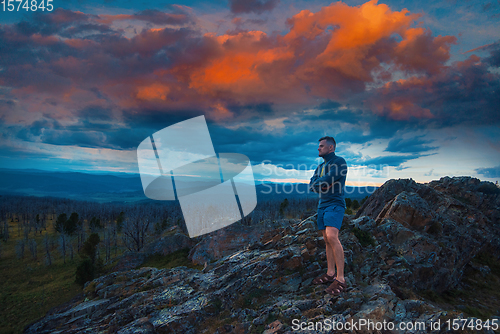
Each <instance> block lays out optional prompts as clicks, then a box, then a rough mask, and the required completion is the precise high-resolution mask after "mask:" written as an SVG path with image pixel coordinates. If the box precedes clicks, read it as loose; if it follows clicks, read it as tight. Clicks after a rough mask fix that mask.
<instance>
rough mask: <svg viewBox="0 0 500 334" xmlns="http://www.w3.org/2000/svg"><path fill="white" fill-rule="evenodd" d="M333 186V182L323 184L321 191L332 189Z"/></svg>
mask: <svg viewBox="0 0 500 334" xmlns="http://www.w3.org/2000/svg"><path fill="white" fill-rule="evenodd" d="M331 187H332V185H331V184H322V185H321V191H327V190H328V189H330V188H331Z"/></svg>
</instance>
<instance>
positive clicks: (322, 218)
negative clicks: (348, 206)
mask: <svg viewBox="0 0 500 334" xmlns="http://www.w3.org/2000/svg"><path fill="white" fill-rule="evenodd" d="M344 212H345V208H344V207H342V206H340V205H332V206H328V207H326V208H323V209H318V217H317V219H316V224H317V225H318V230H320V231H321V230H324V229H326V226H332V227H336V228H337V229H338V230H339V231H340V227H341V226H342V220H343V219H344Z"/></svg>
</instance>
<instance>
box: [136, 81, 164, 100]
mask: <svg viewBox="0 0 500 334" xmlns="http://www.w3.org/2000/svg"><path fill="white" fill-rule="evenodd" d="M168 93H170V88H169V87H168V86H165V85H162V84H159V83H154V84H152V85H149V86H146V87H138V91H137V94H136V97H137V98H138V99H141V100H157V99H159V100H163V101H166V100H167V96H168Z"/></svg>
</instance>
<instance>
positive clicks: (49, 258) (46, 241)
mask: <svg viewBox="0 0 500 334" xmlns="http://www.w3.org/2000/svg"><path fill="white" fill-rule="evenodd" d="M43 243H44V244H45V263H46V264H47V265H48V266H50V265H52V256H51V255H50V242H49V236H48V235H47V233H45V238H44V239H43Z"/></svg>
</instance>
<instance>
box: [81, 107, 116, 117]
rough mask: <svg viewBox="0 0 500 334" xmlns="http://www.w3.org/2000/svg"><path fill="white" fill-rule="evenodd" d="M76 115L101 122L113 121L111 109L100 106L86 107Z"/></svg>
mask: <svg viewBox="0 0 500 334" xmlns="http://www.w3.org/2000/svg"><path fill="white" fill-rule="evenodd" d="M76 115H77V116H78V117H80V118H83V119H88V120H99V121H112V120H113V118H112V113H111V110H110V109H109V108H102V107H99V106H92V105H91V106H86V107H85V108H83V109H81V110H79V111H78V112H77V113H76Z"/></svg>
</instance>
